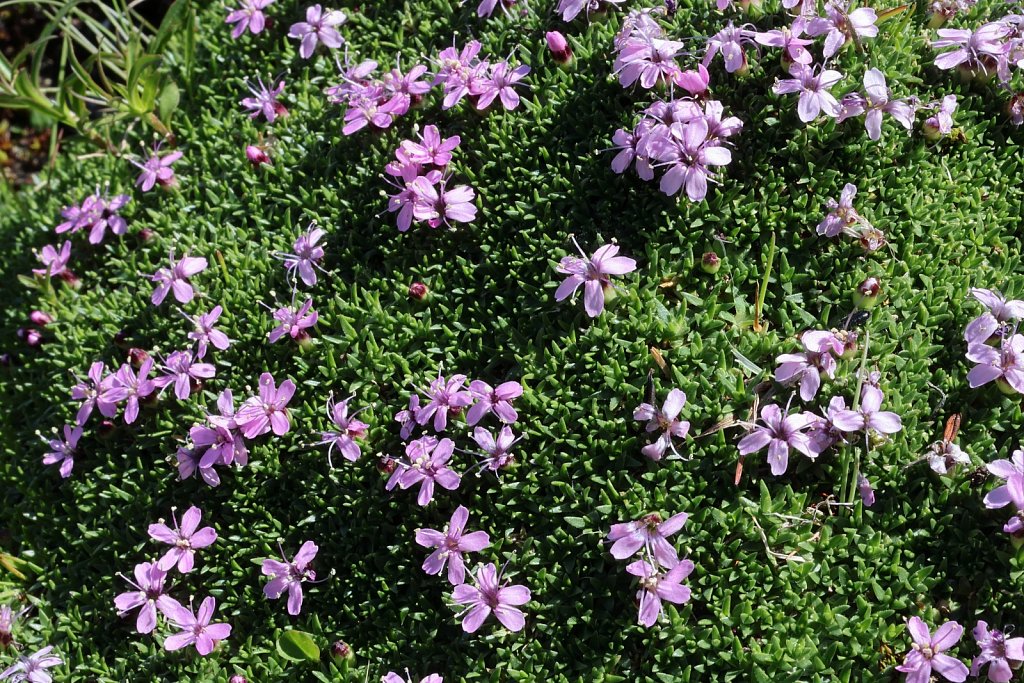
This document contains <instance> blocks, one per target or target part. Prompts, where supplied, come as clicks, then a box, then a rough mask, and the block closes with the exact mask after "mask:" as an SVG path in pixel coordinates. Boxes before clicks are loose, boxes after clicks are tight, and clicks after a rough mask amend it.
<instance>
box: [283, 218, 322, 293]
mask: <svg viewBox="0 0 1024 683" xmlns="http://www.w3.org/2000/svg"><path fill="white" fill-rule="evenodd" d="M326 234H327V233H326V232H325V231H324V230H321V229H320V228H318V227H316V223H310V224H309V227H308V228H306V232H304V233H303V234H301V235H299V236H298V237H297V238H296V239H295V243H294V244H293V245H292V253H291V254H283V255H282V258H283V260H284V266H285V268H286V269H287V270H288V274H289V275H291V276H292V278H293V279H294V277H295V274H296V273H298V276H299V278H301V279H302V281H303V282H304V283H305V284H306V286H307V287H312V286H314V285H315V284H316V279H317V278H316V271H317V269H320V270H322V269H321V268H320V265H319V262H320V261H321V260H322V259H323V257H324V248H323V247H322V246H320V245H319V242H320V240H321V238H323V236H324V235H326Z"/></svg>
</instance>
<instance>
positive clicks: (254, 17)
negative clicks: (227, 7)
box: [224, 0, 274, 38]
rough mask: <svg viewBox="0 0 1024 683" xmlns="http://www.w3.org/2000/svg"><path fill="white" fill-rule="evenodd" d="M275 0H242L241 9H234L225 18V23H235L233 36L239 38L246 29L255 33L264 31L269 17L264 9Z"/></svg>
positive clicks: (232, 30)
mask: <svg viewBox="0 0 1024 683" xmlns="http://www.w3.org/2000/svg"><path fill="white" fill-rule="evenodd" d="M273 2H274V0H242V6H241V7H240V8H239V9H236V10H232V11H231V12H229V13H228V16H227V18H225V19H224V23H225V24H234V25H235V26H234V28H232V29H231V37H232V38H238V37H240V36H241V35H242V34H243V33H245V32H246V30H248V31H249V33H252V34H253V35H256V34H257V33H260V32H261V31H263V29H264V27H265V26H266V25H267V18H266V16H264V14H263V10H264V9H266V8H267V7H269V6H270V5H271V4H273Z"/></svg>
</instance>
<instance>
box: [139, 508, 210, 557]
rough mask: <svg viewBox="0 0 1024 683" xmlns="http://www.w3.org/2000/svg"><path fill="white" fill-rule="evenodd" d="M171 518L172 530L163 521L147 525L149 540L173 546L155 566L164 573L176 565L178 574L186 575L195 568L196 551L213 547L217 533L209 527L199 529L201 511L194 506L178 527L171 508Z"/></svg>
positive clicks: (201, 516)
mask: <svg viewBox="0 0 1024 683" xmlns="http://www.w3.org/2000/svg"><path fill="white" fill-rule="evenodd" d="M171 518H172V519H173V520H174V529H173V530H171V528H170V527H168V526H167V525H166V524H164V523H163V520H160V521H159V522H157V523H156V524H150V525H149V531H148V533H149V537H150V538H152V539H153V540H156V541H160V542H161V543H166V544H167V545H170V546H173V547H172V548H171V549H170V550H168V551H167V552H166V553H164V556H163V557H161V558H160V560H159V562H157V566H158V567H159V568H160V569H162V570H163V571H165V572H166V571H169V570H170V569H171V567H173V566H174V565H175V564H177V565H178V571H179V572H181V573H182V574H188V573H189V572H190V571H192V568H193V567H194V566H195V559H196V550H197V549H200V548H205V547H207V546H209V545H213V542H214V541H216V540H217V532H216V531H214V530H213V527H211V526H205V527H203V528H202V529H200V528H199V522H200V521H201V520H202V518H203V511H202V510H200V509H199V508H197V507H196V506H195V505H193V506H192V507H190V508H189V509H188V510H186V511H185V514H184V515H182V516H181V526H180V527H179V526H178V520H177V518H176V517H175V516H174V508H171Z"/></svg>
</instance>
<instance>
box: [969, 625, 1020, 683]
mask: <svg viewBox="0 0 1024 683" xmlns="http://www.w3.org/2000/svg"><path fill="white" fill-rule="evenodd" d="M974 640H975V641H977V643H978V647H979V648H981V654H979V655H978V656H976V657H975V658H974V660H973V661H972V662H971V675H972V676H981V667H983V666H985V665H986V664H988V665H989V667H988V680H990V681H993V683H1007V682H1008V681H1010V680H1011V679H1012V678H1013V672H1014V670H1015V669H1019V668H1020V666H1021V664H1022V663H1024V638H1020V637H1018V638H1007V637H1006V634H1004V633H1003V632H1002V631H999V630H997V629H992V630H991V631H990V630H989V628H988V624H987V623H985V622H984V621H980V620H979V621H978V625H977V626H975V627H974Z"/></svg>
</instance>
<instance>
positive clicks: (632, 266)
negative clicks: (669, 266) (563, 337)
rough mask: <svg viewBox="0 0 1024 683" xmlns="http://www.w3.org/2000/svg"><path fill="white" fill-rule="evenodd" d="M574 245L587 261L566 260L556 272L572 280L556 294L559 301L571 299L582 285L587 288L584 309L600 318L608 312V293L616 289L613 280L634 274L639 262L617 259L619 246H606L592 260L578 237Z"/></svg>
mask: <svg viewBox="0 0 1024 683" xmlns="http://www.w3.org/2000/svg"><path fill="white" fill-rule="evenodd" d="M572 242H573V244H575V245H576V249H578V250H579V252H580V256H582V257H583V258H576V257H575V256H566V257H564V258H563V259H562V260H561V261H560V262H559V264H558V267H557V268H555V270H557V271H558V272H559V273H562V274H563V275H568V276H569V277H567V278H566V279H565V280H564V281H563V282H562V284H561V285H559V286H558V289H557V290H556V291H555V301H564V300H565V299H568V298H569V297H570V296H572V295H573V294H574V293H575V292H576V290H577V289H579V287H580V285H583V286H584V288H583V289H584V293H583V308H584V310H586V312H587V315H589V316H590V317H591V318H596V317H597V316H599V315H601V312H602V311H603V310H604V293H605V289H607V288H609V287H611V286H612V282H611V277H610V276H612V275H625V274H626V273H632V272H633V271H634V270H636V261H634V260H633V259H631V258H627V257H625V256H617V255H616V254H618V253H619V246H618V245H617V244H606V245H604V246H603V247H601V248H600V249H598V250H597V251H596V252H594V255H593V256H591V257H589V258H588V257H587V255H586V254H585V253H584V252H583V249H581V248H580V245H579V243H578V242H576V238H575V237H573V239H572Z"/></svg>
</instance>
